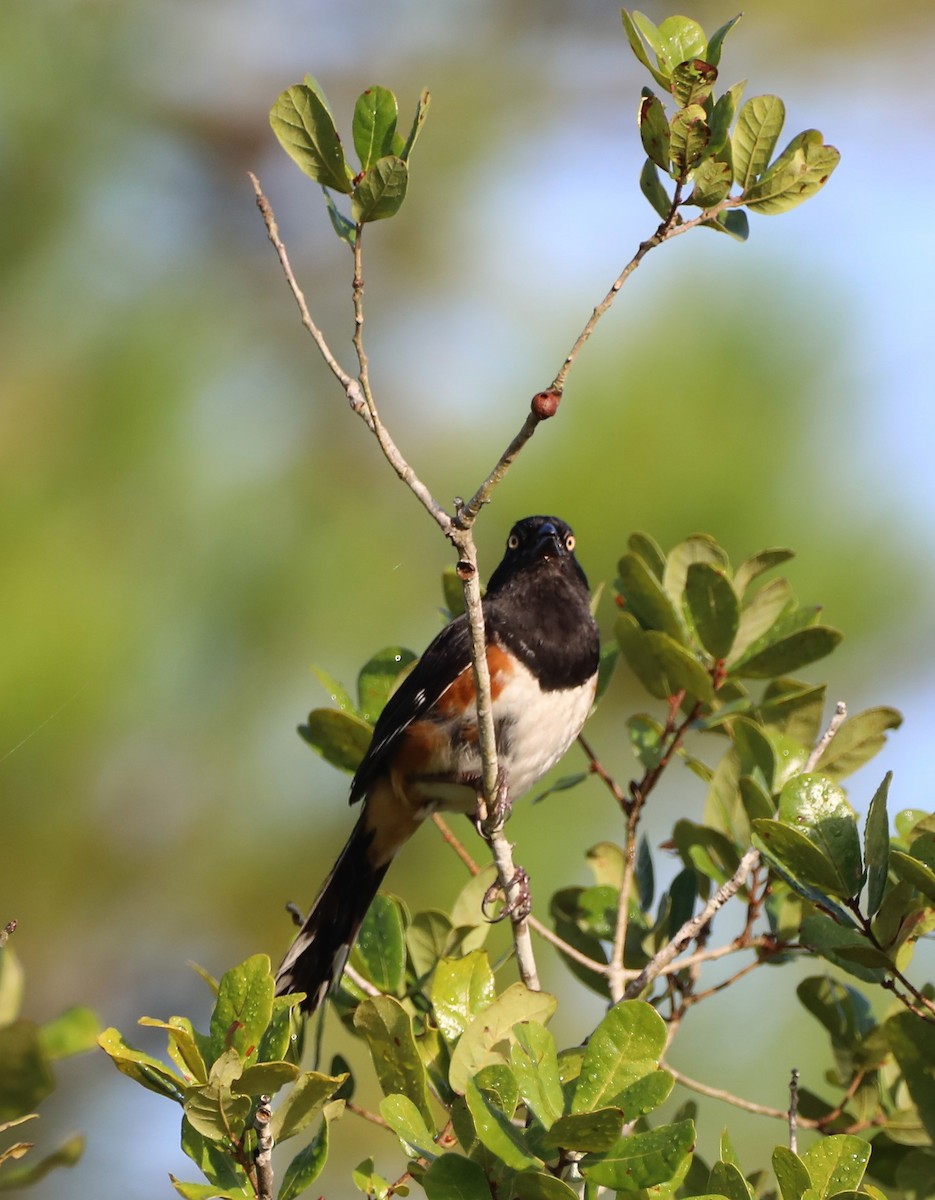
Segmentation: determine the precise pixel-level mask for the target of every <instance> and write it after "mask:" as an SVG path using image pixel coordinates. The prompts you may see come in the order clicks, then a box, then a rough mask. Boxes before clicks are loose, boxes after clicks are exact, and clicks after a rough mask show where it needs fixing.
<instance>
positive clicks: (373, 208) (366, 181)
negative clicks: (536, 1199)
mask: <svg viewBox="0 0 935 1200" xmlns="http://www.w3.org/2000/svg"><path fill="white" fill-rule="evenodd" d="M408 186H409V168H408V166H407V165H406V161H405V159H402V158H397V157H396V156H395V155H390V156H388V157H386V158H378V159H377V161H376V162H375V163H374V164H373V166H372V167H371V168H370V170H369V171H367V172H366V173H365V175H364V177H363V179H362V180H361V181H360V183H358V184H357V186H356V187H355V188H354V191H353V194H352V196H351V216H352V217H353V219H354V221H355V223H356V224H358V225H364V224H366V223H367V222H368V221H383V220H385V219H386V218H387V217H393V216H395V215H396V213H397V212H399V210H400V208H401V206H402V203H403V201H404V200H405V199H406V189H407V188H408Z"/></svg>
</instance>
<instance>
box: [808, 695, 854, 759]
mask: <svg viewBox="0 0 935 1200" xmlns="http://www.w3.org/2000/svg"><path fill="white" fill-rule="evenodd" d="M846 718H847V705H846V704H845V703H844V701H843V700H839V701H838V702H837V704H836V705H835V706H834V713H833V715H832V717H831V720H830V721H829V722H828V728H827V729H826V730H825V732H824V733H823V734H822V735H821V737H820V738H819V739H818V741H817V742H816V743H815V745H814V746H813V747H812V752H811V754H810V755H809V756H808V759H807V760H806V762H805V766H804V767H803V768H802V771H803V773H804V774H806V775H808V774H810V773H811V772H812V771H814V770H815V767H816V766H817V765H818V760H819V759H820V758H821V756H822V755H823V754H824V752H825V751H826V750H827V749H828V747H829V746H830V745H831V742H832V740H833V739H834V735H835V734H836V733H837V732H838V730H839V729H840V728H841V726H842V725H843V724H844V722H845V720H846Z"/></svg>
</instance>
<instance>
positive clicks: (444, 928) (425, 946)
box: [406, 908, 453, 980]
mask: <svg viewBox="0 0 935 1200" xmlns="http://www.w3.org/2000/svg"><path fill="white" fill-rule="evenodd" d="M452 932H453V929H452V925H451V921H450V920H449V919H448V915H447V914H446V913H443V912H440V911H439V910H437V909H434V908H430V909H425V910H423V911H422V912H419V913H416V915H415V916H414V917H413V918H412V921H411V922H410V923H409V927H408V929H407V930H406V949H407V950H408V952H409V958H410V960H411V962H412V969H413V971H415V974H416V978H417V979H420V980H421V979H425V978H426V977H427V976H429V975H430V974H431V973H432V972H433V971H434V970H435V968H436V966H437V965H438V963H439V960H440V959H441V958H442V957H443V956H444V954H445V951H446V949H447V947H448V944H449V941H450V940H451V935H452Z"/></svg>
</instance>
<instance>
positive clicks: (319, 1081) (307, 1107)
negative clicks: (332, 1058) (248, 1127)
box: [270, 1071, 348, 1144]
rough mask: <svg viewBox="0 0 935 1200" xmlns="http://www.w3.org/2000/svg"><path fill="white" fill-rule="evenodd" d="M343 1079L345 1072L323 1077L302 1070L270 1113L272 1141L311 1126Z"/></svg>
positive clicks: (316, 1073)
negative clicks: (271, 1114) (271, 1115)
mask: <svg viewBox="0 0 935 1200" xmlns="http://www.w3.org/2000/svg"><path fill="white" fill-rule="evenodd" d="M347 1078H348V1076H347V1074H346V1073H345V1074H341V1075H323V1074H322V1073H321V1072H319V1071H303V1072H302V1073H301V1075H300V1076H299V1078H298V1079H297V1080H296V1081H295V1084H294V1085H293V1086H292V1087H291V1088H290V1089H289V1091H288V1092H287V1093H286V1094H285V1096H283V1098H282V1100H281V1101H280V1103H279V1104H278V1105H277V1107H276V1110H275V1112H274V1113H273V1118H272V1120H271V1121H270V1132H271V1133H272V1135H273V1140H274V1141H275V1142H276V1143H277V1144H278V1143H279V1142H284V1141H285V1140H286V1138H291V1137H295V1135H296V1134H297V1133H301V1132H302V1130H303V1129H306V1128H307V1127H308V1126H309V1125H311V1123H312V1121H313V1120H314V1119H315V1117H316V1116H317V1115H318V1113H319V1112H320V1111H321V1110H322V1108H324V1106H325V1104H326V1103H327V1101H329V1100H330V1099H331V1097H332V1096H333V1095H334V1094H335V1093H336V1092H337V1091H338V1089H339V1088H340V1087H341V1086H342V1085H343V1084H344V1082H345V1081H346V1080H347Z"/></svg>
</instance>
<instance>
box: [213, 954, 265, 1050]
mask: <svg viewBox="0 0 935 1200" xmlns="http://www.w3.org/2000/svg"><path fill="white" fill-rule="evenodd" d="M274 987H275V985H274V983H273V976H272V971H271V968H270V961H269V955H267V954H254V955H253V956H252V957H251V958H248V959H247V960H246V961H245V962H242V963H241V964H240V965H239V966H236V967H232V968H231V970H229V971H226V972H225V973H224V975H223V976H222V977H221V981H220V983H219V985H218V994H217V1000H216V1001H215V1005H214V1012H213V1013H212V1014H211V1027H210V1039H211V1052H212V1053H213V1056H214V1058H217V1057H219V1056H220V1055H222V1054H223V1053H224V1052H225V1051H226V1050H227V1049H233V1050H235V1051H236V1052H237V1054H238V1055H239V1056H240V1058H241V1060H242V1062H243V1063H244V1064H246V1063H248V1062H251V1061H255V1060H256V1057H257V1051H258V1048H259V1045H260V1040H261V1039H262V1037H263V1034H264V1033H265V1032H266V1027H267V1025H269V1022H270V1018H271V1017H272V1015H273V991H274ZM206 1065H207V1066H208V1068H209V1070H210V1067H211V1062H210V1061H209V1062H207V1063H206Z"/></svg>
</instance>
